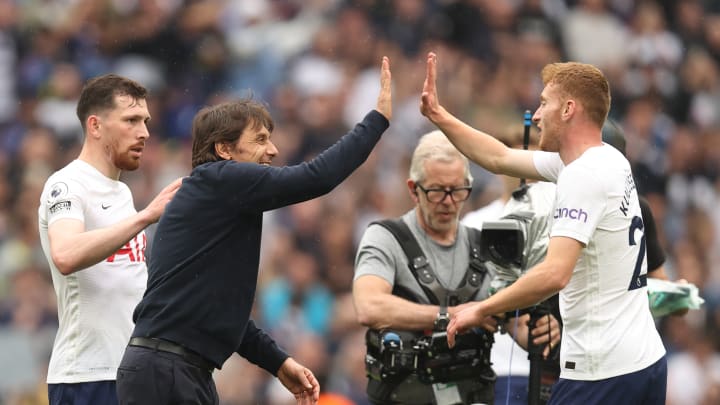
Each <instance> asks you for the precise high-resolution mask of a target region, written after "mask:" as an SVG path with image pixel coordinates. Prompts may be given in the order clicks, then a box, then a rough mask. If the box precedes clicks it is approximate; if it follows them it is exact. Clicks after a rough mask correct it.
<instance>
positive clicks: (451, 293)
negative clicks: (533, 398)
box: [365, 218, 495, 397]
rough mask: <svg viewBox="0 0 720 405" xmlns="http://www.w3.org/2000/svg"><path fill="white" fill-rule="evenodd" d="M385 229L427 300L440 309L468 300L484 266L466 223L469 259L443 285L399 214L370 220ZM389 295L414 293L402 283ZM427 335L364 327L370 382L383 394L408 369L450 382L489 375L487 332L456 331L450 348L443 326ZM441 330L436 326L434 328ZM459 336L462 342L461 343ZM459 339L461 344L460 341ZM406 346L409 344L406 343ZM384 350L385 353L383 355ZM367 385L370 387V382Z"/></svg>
mask: <svg viewBox="0 0 720 405" xmlns="http://www.w3.org/2000/svg"><path fill="white" fill-rule="evenodd" d="M372 224H377V225H380V226H382V227H384V228H385V229H387V230H388V231H389V232H390V233H391V234H392V235H393V236H394V237H395V239H396V240H397V241H398V243H399V244H400V246H401V247H402V250H403V252H404V253H405V255H406V256H407V259H408V267H409V269H410V272H411V273H412V274H413V276H414V277H415V279H416V280H417V282H418V284H419V285H420V287H421V288H422V290H423V292H424V293H425V295H426V296H427V298H428V300H429V301H430V302H431V303H432V304H435V305H439V306H440V308H441V310H440V311H441V314H440V315H442V313H443V312H446V311H447V306H449V305H457V304H461V303H464V302H468V301H470V300H471V299H472V298H473V297H474V296H475V294H477V292H478V291H479V290H480V288H481V286H482V284H483V280H484V279H485V276H486V275H487V268H486V267H485V265H484V264H483V262H482V260H481V256H480V248H479V246H480V232H479V231H478V230H476V229H473V228H467V231H468V238H469V241H470V249H469V250H470V263H469V266H468V269H467V270H466V273H465V276H464V277H463V279H462V281H461V283H460V286H459V287H458V288H456V289H453V290H451V289H448V288H445V287H443V286H442V284H440V282H439V281H438V277H437V275H436V274H435V272H434V271H433V269H432V267H431V266H430V263H429V262H428V259H427V257H426V255H425V253H424V252H423V251H422V249H421V247H420V245H419V244H418V242H417V240H416V239H415V237H414V236H413V234H412V232H411V231H410V228H409V227H408V225H407V224H406V223H405V222H404V221H403V220H402V218H395V219H385V220H381V221H375V222H372V223H371V225H372ZM393 295H396V296H399V297H402V298H405V299H408V300H411V301H415V302H417V298H416V294H414V293H412V292H411V291H410V290H409V289H407V288H404V287H402V286H397V285H396V286H395V287H394V288H393ZM435 325H436V328H435V329H436V330H434V331H433V332H434V333H433V334H432V335H426V334H423V333H422V332H420V333H417V332H410V331H394V330H382V331H378V330H374V329H368V332H367V334H366V344H367V349H368V354H367V356H366V359H365V363H366V369H367V373H368V376H369V377H370V378H371V381H372V380H373V379H374V380H376V381H379V382H381V384H382V385H383V386H382V389H380V387H377V386H376V388H378V389H380V391H383V392H382V393H380V392H378V393H377V394H380V395H374V396H376V397H377V396H380V397H382V396H384V395H389V393H390V392H391V391H392V390H393V389H394V387H395V386H397V384H399V383H400V382H401V381H402V380H404V379H405V378H406V377H407V376H408V375H410V374H411V373H415V374H416V375H417V376H418V379H419V380H420V381H421V382H422V383H425V384H433V383H436V382H454V381H459V380H463V379H468V378H475V379H478V380H483V381H486V382H492V381H494V380H495V374H494V372H492V369H491V368H490V348H491V347H492V343H493V337H492V334H490V333H486V332H485V331H478V332H472V333H467V334H463V335H458V343H457V344H456V347H455V348H454V349H448V347H447V341H446V334H445V330H444V329H445V326H446V324H445V325H442V324H439V323H438V322H437V321H436V323H435ZM438 329H442V330H438ZM463 341H464V342H463ZM463 343H464V344H463ZM408 346H409V347H408ZM388 353H389V355H388ZM370 386H373V384H371V385H370Z"/></svg>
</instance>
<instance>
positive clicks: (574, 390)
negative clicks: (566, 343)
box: [549, 356, 667, 405]
mask: <svg viewBox="0 0 720 405" xmlns="http://www.w3.org/2000/svg"><path fill="white" fill-rule="evenodd" d="M666 390H667V360H666V358H665V356H663V357H662V358H661V359H660V360H658V361H657V362H655V364H653V365H651V366H649V367H647V368H645V369H643V370H640V371H636V372H634V373H630V374H624V375H619V376H617V377H612V378H607V379H604V380H597V381H579V380H568V379H564V378H561V379H560V380H558V382H556V383H555V385H554V386H553V389H552V395H551V396H550V402H549V405H561V404H562V405H569V404H582V405H591V404H613V405H622V404H644V405H665V392H666Z"/></svg>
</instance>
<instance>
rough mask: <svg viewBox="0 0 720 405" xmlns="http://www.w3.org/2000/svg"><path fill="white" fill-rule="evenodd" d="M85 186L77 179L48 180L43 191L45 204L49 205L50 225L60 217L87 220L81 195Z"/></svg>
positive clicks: (48, 218) (48, 219)
mask: <svg viewBox="0 0 720 405" xmlns="http://www.w3.org/2000/svg"><path fill="white" fill-rule="evenodd" d="M84 194H86V192H85V187H83V186H82V185H80V184H79V183H78V182H76V181H72V180H67V179H54V180H52V181H50V182H48V186H46V189H45V192H44V193H43V197H42V198H43V199H44V200H43V204H44V205H45V207H47V208H46V209H47V212H46V215H47V224H48V226H49V225H50V224H52V223H53V222H55V221H57V220H58V219H65V218H71V219H77V220H80V221H82V222H85V214H84V211H85V208H84V203H83V199H82V197H81V195H84Z"/></svg>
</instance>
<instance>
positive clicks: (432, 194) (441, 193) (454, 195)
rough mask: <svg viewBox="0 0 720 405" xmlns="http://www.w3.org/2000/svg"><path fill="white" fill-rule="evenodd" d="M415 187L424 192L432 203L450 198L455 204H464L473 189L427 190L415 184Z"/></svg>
mask: <svg viewBox="0 0 720 405" xmlns="http://www.w3.org/2000/svg"><path fill="white" fill-rule="evenodd" d="M415 187H417V188H419V189H420V190H422V192H423V193H425V197H427V199H428V201H430V202H431V203H439V202H441V201H443V200H444V199H445V197H447V196H450V198H451V199H452V200H453V201H454V202H463V201H465V200H467V199H468V197H470V192H471V191H472V187H469V186H466V187H454V188H450V189H445V188H427V189H426V188H425V187H423V186H421V185H419V184H417V183H416V184H415Z"/></svg>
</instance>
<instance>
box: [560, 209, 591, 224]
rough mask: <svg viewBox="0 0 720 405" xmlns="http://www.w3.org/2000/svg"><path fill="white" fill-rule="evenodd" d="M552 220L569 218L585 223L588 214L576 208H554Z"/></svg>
mask: <svg viewBox="0 0 720 405" xmlns="http://www.w3.org/2000/svg"><path fill="white" fill-rule="evenodd" d="M553 218H555V219H558V218H570V219H577V220H578V221H583V222H587V219H588V214H587V212H585V211H583V210H582V209H577V208H555V215H553Z"/></svg>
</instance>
